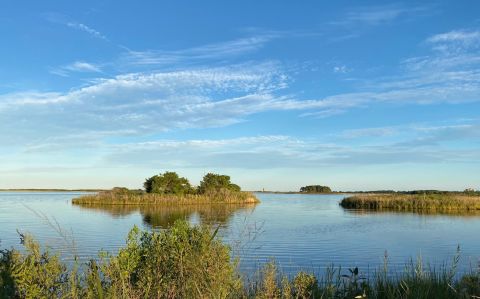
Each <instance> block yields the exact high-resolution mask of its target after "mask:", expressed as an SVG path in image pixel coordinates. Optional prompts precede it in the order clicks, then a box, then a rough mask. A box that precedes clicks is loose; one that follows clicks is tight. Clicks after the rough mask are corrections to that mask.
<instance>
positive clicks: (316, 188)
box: [300, 185, 332, 193]
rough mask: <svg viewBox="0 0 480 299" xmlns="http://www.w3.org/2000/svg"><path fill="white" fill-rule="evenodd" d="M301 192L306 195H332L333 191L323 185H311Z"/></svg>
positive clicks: (303, 188) (301, 189)
mask: <svg viewBox="0 0 480 299" xmlns="http://www.w3.org/2000/svg"><path fill="white" fill-rule="evenodd" d="M300 192H305V193H331V192H332V189H330V187H328V186H321V185H309V186H305V187H302V188H300Z"/></svg>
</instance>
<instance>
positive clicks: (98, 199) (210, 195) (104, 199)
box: [72, 171, 259, 206]
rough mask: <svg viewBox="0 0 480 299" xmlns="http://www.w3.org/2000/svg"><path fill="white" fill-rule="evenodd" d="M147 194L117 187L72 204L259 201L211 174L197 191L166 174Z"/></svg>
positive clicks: (156, 178) (152, 181) (157, 178)
mask: <svg viewBox="0 0 480 299" xmlns="http://www.w3.org/2000/svg"><path fill="white" fill-rule="evenodd" d="M144 188H145V191H143V190H129V189H127V188H121V187H116V188H113V189H112V190H110V191H101V192H99V193H97V194H88V195H83V196H81V197H78V198H74V199H73V200H72V202H73V203H74V204H79V205H99V204H100V205H142V204H150V205H167V206H170V205H198V204H252V203H258V202H259V200H258V199H257V197H256V196H255V195H254V194H253V193H250V192H245V191H241V189H240V187H239V186H238V185H236V184H233V183H231V182H230V177H229V176H227V175H219V174H214V173H208V174H206V175H205V176H204V177H203V180H202V181H201V182H200V185H199V186H198V187H197V188H194V187H192V186H191V184H190V182H189V181H188V180H187V179H186V178H184V177H179V176H178V174H176V173H175V172H168V171H167V172H165V173H163V174H159V175H155V176H152V177H150V178H147V179H146V180H145V183H144Z"/></svg>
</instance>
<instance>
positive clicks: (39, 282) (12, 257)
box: [0, 235, 69, 298]
mask: <svg viewBox="0 0 480 299" xmlns="http://www.w3.org/2000/svg"><path fill="white" fill-rule="evenodd" d="M20 240H21V243H22V244H23V245H24V247H25V253H21V252H19V251H17V250H4V251H2V252H1V259H0V272H1V273H0V277H1V279H0V298H61V297H62V296H64V295H66V294H67V293H68V287H69V285H68V282H69V278H68V271H67V268H66V266H65V265H64V264H62V263H61V261H60V259H59V257H58V255H51V254H50V253H49V252H48V251H45V252H43V253H42V252H41V250H40V246H39V244H38V243H37V242H35V241H34V240H33V239H32V238H31V237H30V236H28V235H20Z"/></svg>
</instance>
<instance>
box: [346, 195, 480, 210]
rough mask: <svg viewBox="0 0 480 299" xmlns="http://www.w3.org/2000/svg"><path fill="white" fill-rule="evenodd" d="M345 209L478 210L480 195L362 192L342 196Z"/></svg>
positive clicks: (479, 208)
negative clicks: (360, 193)
mask: <svg viewBox="0 0 480 299" xmlns="http://www.w3.org/2000/svg"><path fill="white" fill-rule="evenodd" d="M340 205H341V206H342V207H344V208H346V209H366V210H391V211H417V212H425V213H435V212H439V213H455V212H476V211H480V196H475V195H465V194H458V193H451V194H449V193H446V194H362V195H355V196H350V197H346V198H344V199H343V200H342V201H341V202H340Z"/></svg>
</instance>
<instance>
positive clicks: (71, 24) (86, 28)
mask: <svg viewBox="0 0 480 299" xmlns="http://www.w3.org/2000/svg"><path fill="white" fill-rule="evenodd" d="M66 25H67V26H68V27H70V28H74V29H77V30H80V31H83V32H86V33H88V34H90V35H91V36H93V37H95V38H99V39H103V40H108V39H107V37H106V36H105V35H103V34H101V33H100V32H99V31H97V30H95V29H93V28H91V27H89V26H87V25H85V24H82V23H77V22H67V23H66Z"/></svg>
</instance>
